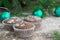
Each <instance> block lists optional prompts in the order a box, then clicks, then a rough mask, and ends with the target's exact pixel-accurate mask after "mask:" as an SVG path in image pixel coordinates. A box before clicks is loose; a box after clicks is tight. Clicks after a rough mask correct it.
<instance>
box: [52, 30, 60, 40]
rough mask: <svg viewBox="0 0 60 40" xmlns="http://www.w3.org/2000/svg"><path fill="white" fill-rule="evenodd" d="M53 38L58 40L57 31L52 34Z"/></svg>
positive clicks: (59, 36) (58, 34)
mask: <svg viewBox="0 0 60 40" xmlns="http://www.w3.org/2000/svg"><path fill="white" fill-rule="evenodd" d="M53 37H54V40H60V33H59V32H57V31H55V32H54V33H53Z"/></svg>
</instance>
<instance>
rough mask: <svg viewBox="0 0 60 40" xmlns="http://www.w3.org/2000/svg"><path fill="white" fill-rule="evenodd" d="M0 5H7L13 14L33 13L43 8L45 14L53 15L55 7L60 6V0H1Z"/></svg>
mask: <svg viewBox="0 0 60 40" xmlns="http://www.w3.org/2000/svg"><path fill="white" fill-rule="evenodd" d="M0 7H6V8H8V9H9V10H10V12H11V14H12V15H19V16H20V14H22V13H28V14H30V13H32V12H33V11H34V10H35V9H41V10H42V11H43V13H44V15H45V16H46V15H48V14H49V15H53V12H54V9H55V8H56V7H60V0H0Z"/></svg>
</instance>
